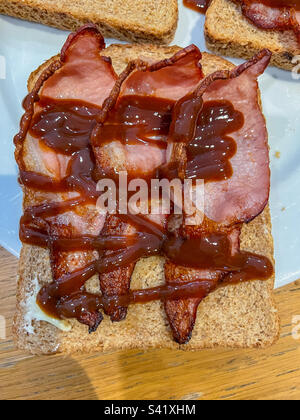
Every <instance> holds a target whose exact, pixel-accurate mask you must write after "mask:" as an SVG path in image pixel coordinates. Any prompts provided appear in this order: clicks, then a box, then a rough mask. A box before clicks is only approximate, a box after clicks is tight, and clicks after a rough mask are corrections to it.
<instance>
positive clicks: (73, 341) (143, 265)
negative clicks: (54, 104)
mask: <svg viewBox="0 0 300 420" xmlns="http://www.w3.org/2000/svg"><path fill="white" fill-rule="evenodd" d="M177 50H178V48H177V47H155V46H139V45H122V46H121V45H113V46H111V47H109V48H107V49H106V50H104V52H103V54H104V55H106V56H110V57H111V58H112V62H113V65H114V68H115V70H116V71H117V72H118V73H120V72H121V71H122V70H123V69H124V67H125V66H126V64H127V63H128V62H129V61H130V60H133V59H136V58H138V57H145V58H153V59H154V60H161V59H164V58H167V57H170V56H172V55H173V54H174V53H175V52H176V51H177ZM52 60H54V59H52ZM49 63H50V60H49V61H48V62H47V63H45V64H43V65H42V66H41V67H40V68H39V69H38V70H37V71H35V72H34V73H33V74H32V75H31V76H30V78H29V84H28V89H29V90H32V88H33V86H34V83H35V82H36V80H37V78H38V76H39V74H41V72H42V71H43V70H44V69H45V68H46V66H48V65H49ZM202 65H203V70H204V73H205V74H206V75H208V74H210V73H212V72H214V71H215V70H219V69H231V68H232V67H233V65H232V64H231V63H229V62H228V61H225V60H224V59H222V58H219V57H215V56H213V55H210V54H206V53H204V55H203V60H202ZM30 201H31V197H30V194H29V193H28V192H26V191H25V205H26V202H27V204H29V202H30ZM241 246H242V249H245V250H249V251H253V252H257V253H260V254H263V255H266V256H267V257H269V258H270V259H272V260H273V239H272V234H271V220H270V212H269V208H266V210H265V211H264V212H263V213H262V214H261V215H260V216H259V217H257V218H256V219H255V220H254V221H252V222H251V223H249V224H248V225H244V227H243V229H242V234H241ZM51 281H52V275H51V268H50V261H49V253H48V251H46V250H44V249H41V248H38V247H34V246H29V245H24V246H23V249H22V253H21V258H20V269H19V282H18V293H17V312H16V316H15V321H14V337H15V341H16V344H17V346H18V347H19V348H20V349H24V350H26V351H28V352H32V353H34V354H42V353H46V354H48V353H54V352H63V353H72V352H90V351H109V350H113V349H132V348H140V349H146V348H170V349H178V348H181V349H183V350H199V349H202V348H210V347H216V346H224V347H264V346H267V345H271V344H272V343H273V342H274V341H275V340H276V339H277V338H278V335H279V318H278V314H277V310H276V307H275V304H274V301H273V296H272V290H273V286H274V277H273V278H272V279H270V280H268V281H267V282H264V281H253V282H250V283H245V284H240V285H235V286H227V287H224V288H222V289H219V290H217V291H215V292H214V293H212V294H211V295H210V296H208V297H207V298H206V299H205V300H204V301H203V302H202V303H201V305H200V306H199V310H198V317H197V322H196V325H195V328H194V331H193V336H192V339H191V341H190V342H189V343H188V344H187V345H183V346H179V345H178V344H176V343H175V342H174V341H173V337H172V333H171V330H170V327H169V324H168V321H167V317H166V315H165V311H164V306H163V303H162V302H159V301H158V302H152V303H148V304H144V305H132V306H130V307H129V310H128V316H127V318H126V320H125V321H122V322H120V323H112V322H111V321H110V319H109V318H108V317H106V316H105V317H104V320H103V322H102V324H101V325H100V327H99V328H98V330H97V332H96V333H93V334H91V335H88V332H87V328H86V327H85V326H83V325H82V324H79V322H77V321H75V320H74V321H71V324H72V330H71V331H69V332H63V331H61V330H59V329H57V328H56V327H54V326H52V325H50V324H48V323H46V322H44V321H35V320H33V321H32V319H31V314H30V312H29V310H30V307H29V304H30V303H32V301H33V299H34V293H36V289H37V287H40V286H41V285H43V284H46V283H48V282H51ZM37 282H38V283H37ZM163 283H164V260H163V258H159V257H151V258H147V259H143V260H141V261H139V262H138V264H137V266H136V269H135V272H134V275H133V278H132V285H131V287H132V289H140V288H148V287H154V286H157V285H160V284H163ZM87 289H88V290H89V291H91V292H97V291H99V289H98V281H97V279H96V278H94V279H91V280H90V281H89V282H88V284H87Z"/></svg>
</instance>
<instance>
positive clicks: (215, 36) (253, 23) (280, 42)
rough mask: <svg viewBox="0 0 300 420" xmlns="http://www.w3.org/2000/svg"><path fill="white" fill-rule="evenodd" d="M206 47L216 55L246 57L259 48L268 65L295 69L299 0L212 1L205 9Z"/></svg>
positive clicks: (299, 52) (298, 46) (299, 41)
mask: <svg viewBox="0 0 300 420" xmlns="http://www.w3.org/2000/svg"><path fill="white" fill-rule="evenodd" d="M205 37H206V43H207V46H208V48H209V49H210V50H211V51H213V52H215V53H218V54H221V55H228V56H231V57H240V58H244V59H248V58H250V57H251V56H252V55H253V54H256V53H257V52H258V51H259V50H261V49H262V48H268V49H269V50H270V51H271V52H272V53H273V54H272V58H271V64H272V65H274V66H277V67H280V68H282V69H285V70H292V69H295V71H297V69H298V67H299V66H298V67H297V65H298V64H299V61H300V60H299V56H300V2H299V0H212V1H211V3H210V5H209V8H208V10H207V12H206V22H205Z"/></svg>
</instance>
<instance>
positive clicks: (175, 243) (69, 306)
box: [14, 25, 279, 354]
mask: <svg viewBox="0 0 300 420" xmlns="http://www.w3.org/2000/svg"><path fill="white" fill-rule="evenodd" d="M270 59H271V53H270V51H268V50H266V49H264V50H262V51H260V52H259V53H258V54H257V55H255V56H254V57H253V58H252V59H250V60H249V61H248V62H245V63H244V64H242V65H241V66H238V67H234V65H232V64H231V63H229V62H228V61H225V60H224V59H221V58H218V57H216V56H213V55H210V54H207V53H203V54H201V52H200V51H199V49H198V48H197V47H196V46H195V45H190V46H188V47H186V48H184V49H180V48H179V47H158V46H153V45H144V46H142V45H112V46H110V47H108V48H105V43H104V39H103V37H102V35H101V34H100V33H99V31H98V30H97V28H96V27H95V26H93V25H86V26H84V27H82V28H81V29H79V30H78V31H77V32H76V33H73V34H71V35H70V36H69V37H68V39H67V41H66V43H65V45H64V46H63V48H62V50H61V53H60V55H58V56H56V57H53V58H52V59H50V60H49V61H48V62H46V63H44V64H43V65H42V66H41V67H40V68H39V69H38V70H36V71H35V72H33V73H32V74H31V76H30V78H29V82H28V91H29V94H28V96H27V97H26V98H25V100H24V103H23V107H24V110H25V113H24V116H23V118H22V120H21V123H20V132H19V133H18V134H17V135H16V136H15V140H14V141H15V146H16V149H15V156H16V161H17V163H18V166H19V170H20V174H19V180H20V183H21V185H22V188H23V192H24V214H23V216H22V218H21V222H20V238H21V240H22V242H23V248H22V252H21V257H20V266H19V276H18V292H17V310H16V315H15V319H14V337H15V341H16V344H17V346H18V347H19V348H21V349H24V350H26V351H28V352H31V353H34V354H51V353H56V352H62V353H73V352H89V351H107V350H112V349H132V348H141V349H147V348H170V349H183V350H199V349H202V348H211V347H216V346H223V347H265V346H268V345H271V344H272V343H273V342H274V341H275V340H276V339H277V338H278V335H279V319H278V314H277V309H276V306H275V304H274V300H273V286H274V259H273V239H272V233H271V221H270V212H269V207H268V200H269V191H270V169H269V149H268V136H267V129H266V123H265V119H264V116H263V114H262V109H261V103H260V95H259V89H258V82H257V78H258V77H259V76H260V75H261V74H262V73H263V72H264V70H265V68H266V67H267V66H268V64H269V62H270ZM121 173H123V174H124V173H126V176H127V177H128V179H130V180H132V181H135V180H137V179H138V180H139V182H140V183H142V185H144V184H145V185H150V184H151V185H152V182H153V181H161V180H163V179H165V180H169V181H173V180H178V181H180V182H181V183H182V184H180V185H183V184H184V182H185V181H186V180H202V183H201V184H199V185H201V188H202V189H203V192H204V201H203V207H196V209H195V210H194V213H192V214H190V213H188V212H186V211H183V212H182V213H181V214H179V213H176V212H175V210H174V209H175V207H176V206H175V204H174V203H175V198H174V196H172V205H171V206H170V211H168V212H163V211H161V212H156V213H155V212H149V214H147V211H146V212H145V213H146V214H139V213H138V212H133V211H127V212H126V211H121V210H120V206H117V204H119V202H118V200H119V199H116V198H114V200H113V201H112V202H113V204H114V203H115V204H116V206H115V207H116V208H117V210H116V208H115V209H110V210H107V209H106V211H102V210H103V209H102V208H101V209H100V208H99V206H98V200H99V198H100V197H101V192H100V188H99V182H102V181H103V180H105V181H109V182H115V183H116V184H117V190H118V191H119V192H120V191H123V190H122V187H121V184H120V182H119V181H118V179H119V178H118V176H120V174H121ZM109 185H110V184H109ZM192 188H194V187H192ZM195 188H197V187H195ZM193 191H194V190H193ZM193 191H192V194H191V196H193ZM131 198H132V196H130V198H129V199H128V202H130V199H131ZM162 199H163V198H162V197H161V196H160V195H159V196H158V201H159V202H160V200H162ZM146 202H147V203H148V204H147V206H148V205H149V206H150V201H149V199H148V197H147V200H146ZM126 203H127V202H126ZM126 203H125V204H126ZM147 206H146V207H147ZM112 207H113V206H112ZM128 207H129V206H128ZM147 208H148V207H147ZM147 208H146V210H147ZM111 210H112V211H111ZM191 218H193V223H191V220H190V219H191Z"/></svg>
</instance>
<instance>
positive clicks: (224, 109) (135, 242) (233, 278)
mask: <svg viewBox="0 0 300 420" xmlns="http://www.w3.org/2000/svg"><path fill="white" fill-rule="evenodd" d="M185 99H186V98H185ZM33 100H34V97H33V96H32V95H31V96H28V98H27V99H26V100H25V101H24V107H25V110H27V111H28V110H29V108H30V107H31V109H33V107H32V104H33V102H32V101H33ZM201 101H202V99H201V100H199V98H192V100H191V98H189V100H186V101H185V102H184V103H182V106H183V108H182V109H186V110H187V108H186V107H188V110H187V112H188V113H190V114H192V115H194V119H193V120H192V123H191V122H190V128H189V127H187V126H186V120H185V118H183V119H182V118H181V114H178V121H179V123H178V124H177V128H178V131H176V127H175V131H174V132H176V133H177V134H178V138H177V141H179V140H180V141H182V136H181V137H180V135H179V134H180V133H182V135H183V134H184V133H185V136H186V143H187V155H188V164H187V168H186V172H187V175H188V176H190V177H191V178H193V177H199V176H201V177H204V178H205V180H206V181H209V180H219V179H226V178H228V177H230V176H231V174H232V168H231V165H230V158H231V157H232V156H233V155H234V154H235V151H236V144H235V142H234V140H233V139H232V138H231V137H229V136H228V134H230V133H232V132H234V131H237V130H238V129H239V128H241V127H242V126H243V116H242V115H241V114H240V113H239V112H237V111H236V110H234V108H233V106H232V104H231V103H230V102H228V101H214V102H208V103H205V104H203V103H202V102H201ZM39 105H42V109H41V111H40V112H39V113H38V114H37V115H36V116H35V117H34V118H33V119H32V121H30V122H29V120H30V118H28V117H27V118H26V120H23V122H22V123H21V131H20V133H19V135H17V136H16V144H19V143H20V142H21V141H22V139H23V141H24V139H25V136H26V129H25V128H26V127H30V131H29V132H30V134H31V135H32V136H33V137H37V138H39V139H40V141H42V142H44V143H45V145H47V146H48V147H50V148H51V149H52V150H54V151H55V152H57V153H59V154H63V155H66V156H69V157H70V162H69V166H68V169H67V174H66V176H65V177H64V178H63V179H57V180H53V179H52V178H50V177H47V176H45V175H41V174H37V173H35V172H29V171H25V170H24V165H23V164H22V162H21V160H19V165H20V181H21V183H22V184H23V185H25V186H26V187H28V188H32V189H34V190H38V191H44V192H57V193H66V192H70V191H77V192H78V194H79V196H78V197H75V198H72V199H69V200H66V201H64V202H55V203H42V204H40V205H37V206H35V207H30V208H27V209H26V210H25V213H24V216H23V217H22V219H21V227H20V238H21V240H22V241H23V242H25V243H28V244H31V245H37V246H41V247H47V248H51V247H55V248H56V249H59V250H63V251H72V250H73V251H76V250H104V249H106V250H107V249H109V250H112V251H113V252H112V253H111V254H109V255H108V256H106V257H105V258H99V259H98V260H96V261H93V262H91V263H90V264H89V265H87V266H86V267H84V268H83V269H81V270H78V271H75V272H73V273H71V274H67V275H64V276H63V277H61V278H60V279H58V280H57V281H55V282H53V283H51V284H49V285H47V286H45V287H43V288H42V290H41V291H40V293H39V295H38V298H37V302H38V304H39V305H40V307H41V308H42V309H43V310H44V311H45V312H46V313H48V314H49V315H51V316H52V317H57V318H64V317H66V318H70V317H71V318H73V317H75V318H78V319H79V318H80V316H79V315H80V313H82V311H90V312H93V311H99V310H100V309H103V308H105V307H111V305H113V306H122V307H123V306H128V305H130V304H132V303H145V302H150V301H152V300H159V299H160V300H164V299H179V298H185V297H205V296H206V295H207V294H208V293H209V292H210V291H212V290H213V289H214V288H215V287H218V286H220V285H221V284H220V285H217V286H216V285H215V283H214V282H209V281H208V280H201V279H199V281H196V282H192V283H183V284H172V285H165V286H161V287H157V288H152V289H148V290H147V289H146V290H132V291H130V293H129V294H126V295H123V296H119V297H110V298H104V297H102V296H98V295H91V294H89V293H86V292H85V291H84V289H83V288H84V284H85V283H86V281H87V280H88V279H89V278H91V277H92V276H93V275H95V274H97V273H105V272H109V271H114V270H115V269H116V268H118V267H124V266H127V265H129V264H130V263H131V262H135V261H137V260H139V259H140V258H142V257H147V256H151V255H161V254H163V255H166V256H167V257H168V258H170V259H171V260H172V261H173V262H174V263H176V264H178V265H184V266H188V267H191V268H198V269H209V270H220V271H222V272H226V273H227V275H226V276H225V280H224V284H227V283H236V282H239V281H244V280H251V279H267V278H269V277H270V276H271V275H272V273H273V267H272V264H271V262H270V261H269V260H268V259H267V258H265V257H262V256H259V255H254V254H251V253H246V252H239V253H238V254H236V255H234V256H232V255H231V247H230V241H229V239H228V237H227V235H226V234H221V233H220V234H205V235H203V236H202V237H201V238H198V239H186V238H181V237H179V238H176V237H173V236H172V235H171V234H169V233H168V232H167V231H166V230H164V229H163V228H162V227H161V226H158V225H156V224H155V223H154V222H152V221H150V220H149V219H146V218H144V217H142V216H134V215H130V214H129V215H126V216H124V215H119V217H120V218H121V220H123V221H125V222H126V223H129V224H133V225H134V226H135V228H136V232H137V233H136V234H135V235H133V236H129V237H122V236H107V237H105V236H100V237H91V236H82V237H77V238H73V239H64V238H60V237H57V236H55V235H50V234H49V232H48V231H47V228H46V227H45V225H47V218H49V217H53V216H56V215H59V214H61V213H64V212H66V211H69V210H72V209H75V210H76V207H77V206H79V205H84V204H89V203H95V201H96V199H97V196H98V195H97V192H96V179H97V177H96V176H95V161H94V156H93V152H92V150H91V145H90V141H89V138H90V135H91V131H92V130H93V127H94V124H95V122H94V121H95V120H94V117H95V115H96V113H97V109H93V108H90V107H88V105H86V104H84V103H82V102H80V103H79V102H76V103H75V102H68V101H58V102H57V103H55V104H54V103H51V101H49V102H40V103H39ZM172 111H173V104H171V103H170V102H169V101H166V100H161V99H155V98H150V99H147V98H138V97H134V96H132V97H126V98H123V100H121V101H120V102H119V104H118V106H117V108H116V110H115V112H112V113H111V114H110V116H109V119H108V121H107V122H106V124H105V126H104V129H103V132H102V136H101V139H100V142H101V144H103V143H106V142H109V141H111V140H112V139H113V138H116V139H117V140H119V141H122V143H123V144H136V143H137V142H141V143H145V142H147V143H148V142H149V143H151V142H155V144H156V145H157V146H158V147H160V148H161V149H166V147H167V137H168V134H169V130H170V123H171V118H172ZM27 114H28V113H27ZM180 124H181V125H180ZM25 125H26V127H25ZM192 125H194V129H193V127H192ZM195 127H196V136H195V135H194V134H195ZM180 130H181V131H180ZM189 130H190V131H189ZM193 130H194V131H193ZM186 133H188V135H186ZM204 162H205V165H206V166H205V168H204V169H203V167H204V166H203V163H204Z"/></svg>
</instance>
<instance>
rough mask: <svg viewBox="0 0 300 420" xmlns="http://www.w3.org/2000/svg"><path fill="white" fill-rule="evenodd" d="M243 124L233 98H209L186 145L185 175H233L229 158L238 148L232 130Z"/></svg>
mask: <svg viewBox="0 0 300 420" xmlns="http://www.w3.org/2000/svg"><path fill="white" fill-rule="evenodd" d="M243 125H244V116H243V114H241V113H240V112H238V111H236V110H235V109H234V108H233V106H232V104H231V103H230V102H228V101H214V102H206V103H205V104H204V105H203V108H202V111H201V114H200V116H199V118H198V125H197V129H196V133H195V136H194V138H193V140H192V141H190V142H189V143H188V146H187V165H186V171H185V173H186V178H197V179H204V181H206V182H208V181H221V180H225V179H228V178H231V176H232V174H233V171H232V166H231V163H230V159H231V158H232V157H233V156H234V155H235V153H236V150H237V149H236V142H235V141H234V139H233V138H231V137H230V136H229V134H230V133H233V132H236V131H238V130H240V129H241V128H242V127H243Z"/></svg>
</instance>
